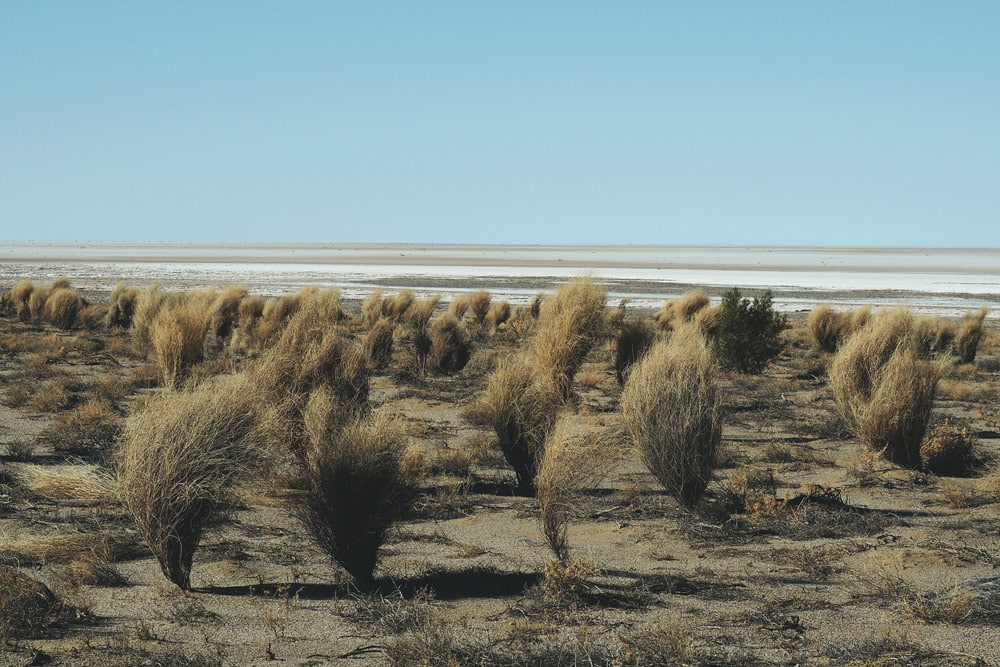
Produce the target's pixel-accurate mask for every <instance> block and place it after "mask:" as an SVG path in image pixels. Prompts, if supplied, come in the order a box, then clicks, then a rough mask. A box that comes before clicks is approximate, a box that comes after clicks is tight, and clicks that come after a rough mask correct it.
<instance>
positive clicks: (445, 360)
mask: <svg viewBox="0 0 1000 667" xmlns="http://www.w3.org/2000/svg"><path fill="white" fill-rule="evenodd" d="M427 335H428V338H429V339H430V344H431V348H430V354H429V355H428V357H427V362H428V367H429V368H430V370H431V371H432V372H434V373H439V374H441V375H454V374H455V373H457V372H459V371H460V370H462V369H463V368H465V365H466V364H468V363H469V357H471V356H472V344H471V343H470V342H469V335H468V334H467V333H466V332H465V328H464V327H463V326H462V323H461V322H459V321H458V319H456V318H455V316H454V315H451V314H448V313H445V314H444V315H442V316H440V317H438V318H437V319H435V320H434V321H433V322H432V323H431V325H430V328H429V329H428V332H427Z"/></svg>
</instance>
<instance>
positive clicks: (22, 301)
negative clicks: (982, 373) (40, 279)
mask: <svg viewBox="0 0 1000 667" xmlns="http://www.w3.org/2000/svg"><path fill="white" fill-rule="evenodd" d="M33 291H35V285H34V284H33V283H32V282H31V281H30V280H22V281H21V282H19V283H18V284H16V285H14V287H12V288H11V289H10V300H11V302H12V303H13V304H14V312H15V313H16V314H17V319H19V320H21V321H22V322H27V321H28V320H30V319H31V308H30V306H29V304H28V302H29V301H30V299H31V293H32V292H33Z"/></svg>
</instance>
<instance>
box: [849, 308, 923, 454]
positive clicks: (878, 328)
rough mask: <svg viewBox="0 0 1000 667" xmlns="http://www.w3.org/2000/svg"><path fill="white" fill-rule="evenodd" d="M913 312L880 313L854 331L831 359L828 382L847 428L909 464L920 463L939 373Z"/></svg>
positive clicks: (874, 447)
mask: <svg viewBox="0 0 1000 667" xmlns="http://www.w3.org/2000/svg"><path fill="white" fill-rule="evenodd" d="M918 323H919V320H917V319H916V318H914V317H913V315H912V313H910V312H909V311H903V310H892V311H886V312H883V313H880V314H879V315H878V316H876V317H875V318H873V319H872V320H871V321H870V322H869V323H868V324H867V325H865V326H864V327H863V328H862V329H861V330H860V331H858V332H857V333H855V334H854V335H853V336H851V337H850V338H849V339H848V340H847V342H846V343H845V344H844V345H843V347H842V348H841V349H840V350H839V351H838V352H837V354H836V356H834V358H833V361H832V362H831V364H830V386H831V387H832V388H833V392H834V397H835V398H836V400H837V407H838V409H839V411H840V414H841V416H842V417H843V419H844V421H845V423H846V424H847V426H848V428H849V429H850V430H851V431H852V432H853V433H854V434H855V435H856V436H857V437H858V439H859V440H861V442H862V443H863V444H864V445H865V446H866V447H867V448H868V449H870V450H872V451H875V452H878V453H880V454H882V455H883V456H884V457H885V458H886V459H888V460H889V461H891V462H893V463H896V464H898V465H902V466H906V467H918V466H919V465H920V443H921V441H922V440H923V436H924V431H925V430H926V428H927V423H928V421H929V419H930V414H931V408H932V407H933V405H934V394H935V391H936V389H937V383H938V380H939V378H940V376H941V368H940V366H939V365H938V364H936V363H933V362H929V361H926V360H925V359H922V358H921V346H922V345H923V344H924V341H923V339H922V337H921V335H920V331H919V330H916V331H915V329H917V325H918Z"/></svg>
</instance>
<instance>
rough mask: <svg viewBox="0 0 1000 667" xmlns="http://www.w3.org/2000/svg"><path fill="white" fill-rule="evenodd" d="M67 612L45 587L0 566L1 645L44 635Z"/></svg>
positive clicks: (38, 582)
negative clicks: (13, 640)
mask: <svg viewBox="0 0 1000 667" xmlns="http://www.w3.org/2000/svg"><path fill="white" fill-rule="evenodd" d="M64 609H65V607H64V605H63V603H62V602H60V601H59V599H58V598H57V597H56V596H55V595H54V594H53V593H52V591H50V590H49V588H48V587H47V586H46V585H45V584H43V583H42V582H40V581H38V580H36V579H32V578H31V577H28V576H27V575H24V574H21V573H19V572H17V571H16V570H14V569H12V568H9V567H7V566H5V565H0V643H4V644H5V643H6V642H8V641H10V640H11V639H27V638H32V637H39V636H42V635H44V634H45V632H46V631H47V630H48V629H49V628H50V627H51V626H52V625H53V624H54V623H55V622H56V621H57V620H58V619H59V617H60V616H61V615H62V613H63V611H64Z"/></svg>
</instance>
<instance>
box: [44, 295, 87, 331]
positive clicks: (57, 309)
mask: <svg viewBox="0 0 1000 667" xmlns="http://www.w3.org/2000/svg"><path fill="white" fill-rule="evenodd" d="M82 308H83V301H82V300H81V299H80V295H79V294H77V293H76V290H75V289H73V288H72V287H61V288H59V289H56V290H52V292H51V293H50V294H49V297H48V298H47V299H46V300H45V309H44V312H43V317H44V319H45V321H46V322H48V323H49V324H52V325H54V326H57V327H59V328H60V329H65V330H69V329H72V328H73V327H74V325H76V320H77V317H78V316H79V314H80V310H81V309H82Z"/></svg>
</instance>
